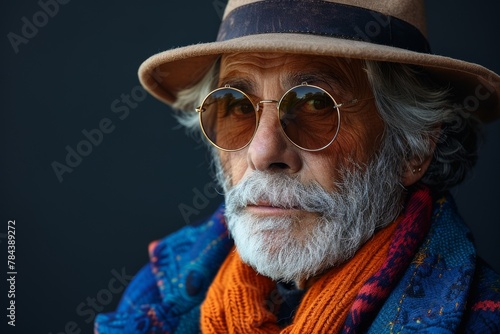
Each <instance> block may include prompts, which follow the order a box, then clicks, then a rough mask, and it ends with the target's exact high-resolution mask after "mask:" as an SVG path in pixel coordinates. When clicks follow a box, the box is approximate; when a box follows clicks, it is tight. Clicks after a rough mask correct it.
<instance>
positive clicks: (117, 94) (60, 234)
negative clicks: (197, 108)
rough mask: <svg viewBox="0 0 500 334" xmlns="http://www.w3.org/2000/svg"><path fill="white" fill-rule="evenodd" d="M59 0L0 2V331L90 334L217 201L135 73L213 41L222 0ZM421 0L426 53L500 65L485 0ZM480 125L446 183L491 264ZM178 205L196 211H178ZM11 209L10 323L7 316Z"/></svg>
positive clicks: (496, 262) (492, 129)
mask: <svg viewBox="0 0 500 334" xmlns="http://www.w3.org/2000/svg"><path fill="white" fill-rule="evenodd" d="M60 1H61V2H63V3H65V4H60V5H59V8H58V12H57V13H53V14H54V15H53V17H49V16H48V15H46V16H45V17H46V18H47V20H46V22H44V21H43V20H44V16H43V14H42V15H40V14H37V13H38V12H40V11H41V10H42V9H41V7H40V4H39V3H38V2H36V1H23V2H20V1H14V0H8V1H3V2H2V5H1V11H0V12H1V13H2V14H1V15H2V19H1V20H0V33H2V34H3V37H2V42H1V43H0V47H1V55H2V72H1V73H2V75H1V84H0V87H1V102H0V103H1V107H0V108H1V112H0V136H1V139H0V145H1V146H0V147H1V149H0V152H1V165H0V166H1V167H0V180H1V183H0V194H1V197H0V201H1V202H0V203H1V204H0V208H1V210H0V263H2V265H0V279H1V283H0V296H1V297H0V310H3V311H0V321H1V325H0V328H7V330H1V329H0V332H2V333H28V332H31V333H54V334H55V333H61V332H62V333H79V330H81V333H91V331H92V321H93V318H94V313H95V311H111V310H113V309H114V307H115V306H116V304H117V302H118V300H119V297H120V294H121V292H120V291H121V290H122V289H123V287H124V285H126V284H127V283H128V280H129V276H131V275H133V273H135V272H136V271H137V270H138V269H139V268H140V267H141V266H142V265H143V264H145V263H146V262H147V260H148V257H147V245H148V243H149V242H150V241H152V240H155V239H158V238H161V237H162V236H164V235H166V234H168V233H170V232H171V231H174V230H176V229H178V228H180V227H182V226H184V225H185V224H186V223H190V222H194V221H195V220H197V219H200V218H201V217H203V216H205V215H208V214H209V213H210V212H211V211H212V210H213V209H214V208H215V207H216V206H217V205H218V204H219V202H220V201H221V200H222V199H221V197H217V198H214V197H213V196H207V197H206V200H205V201H204V200H203V199H202V198H201V196H200V195H199V193H200V192H201V193H203V192H204V188H205V186H206V185H207V184H208V183H209V182H210V178H209V177H208V163H207V154H206V153H205V151H204V150H203V148H202V147H201V145H200V144H199V143H196V142H195V141H194V140H192V139H190V138H187V137H186V136H185V135H184V132H183V130H181V129H178V128H176V124H175V122H174V120H173V118H172V117H171V114H170V112H169V109H168V107H166V106H164V105H163V104H161V103H160V102H158V101H156V100H155V99H154V98H152V97H150V96H147V97H145V96H142V95H140V94H139V92H140V89H139V88H138V80H137V75H136V72H137V68H138V66H139V65H140V63H141V62H142V61H143V60H145V59H146V58H147V57H149V56H150V55H152V54H154V53H156V52H159V51H163V50H166V49H169V48H172V47H176V46H182V45H187V44H192V43H197V42H204V41H210V40H213V39H214V38H215V36H216V34H217V28H218V24H219V22H220V15H221V11H222V7H223V6H224V5H225V2H226V1H225V0H216V1H213V0H205V1H154V0H145V1H116V0H112V1H95V0H86V1H78V0H72V1H68V0H65V1H62V0H60ZM427 2H428V7H427V8H428V12H429V39H430V42H431V46H432V48H433V51H434V52H435V53H439V54H445V55H449V56H452V57H456V58H461V59H464V60H468V61H472V62H477V63H480V64H482V65H484V66H486V67H488V68H490V69H492V70H494V71H495V72H497V73H500V60H499V59H500V50H499V44H500V43H498V41H499V37H498V33H499V32H500V20H499V19H498V17H497V15H498V12H499V4H498V2H497V1H495V0H489V1H486V0H477V1H474V2H473V3H471V2H469V1H465V0H463V1H456V0H454V1H452V0H441V1H427ZM52 10H53V12H54V11H55V10H54V8H52ZM34 16H35V19H36V20H38V21H37V22H38V23H39V25H40V27H39V28H38V31H36V33H35V32H34V31H30V32H29V33H31V35H32V37H31V38H29V39H28V40H27V44H20V45H19V46H18V52H17V53H16V52H15V51H14V49H13V47H12V45H11V43H10V42H9V39H8V34H9V33H11V32H12V33H15V34H18V35H21V29H22V27H23V25H24V24H25V21H26V19H27V20H29V21H30V22H33V18H34ZM23 17H25V18H26V19H25V20H24V21H23ZM11 36H12V35H11ZM131 94H134V95H131ZM127 95H129V96H130V98H129V99H128V100H127ZM134 96H135V98H134ZM127 101H128V102H127ZM106 119H108V120H106ZM99 126H101V127H102V128H103V129H104V130H106V131H107V132H108V133H105V134H103V136H102V139H101V140H100V142H99V141H97V142H98V143H99V144H98V145H93V147H92V152H90V153H89V154H88V155H87V156H86V157H83V158H82V160H81V161H80V162H79V163H78V161H76V160H75V161H73V162H74V164H75V165H76V167H74V168H73V171H72V172H71V173H65V174H63V176H62V177H63V180H62V182H60V180H58V178H57V176H56V174H55V173H54V171H53V168H52V166H51V164H52V163H53V162H54V161H57V162H60V163H62V164H65V159H66V155H67V150H66V147H67V146H69V147H70V148H72V149H76V148H77V145H78V143H80V142H81V141H82V140H85V139H86V138H85V135H84V134H83V133H82V131H84V130H86V131H89V132H92V130H93V129H96V128H98V127H99ZM486 130H487V131H486V136H485V138H486V141H485V144H484V145H483V148H482V149H481V158H480V160H479V163H478V165H477V168H476V169H475V172H474V173H473V174H472V175H471V176H470V177H469V178H468V179H467V181H466V182H465V183H464V184H463V185H462V186H461V187H459V188H457V189H455V190H454V193H455V195H456V198H457V202H458V204H459V206H460V209H461V212H462V214H463V216H464V217H465V219H466V221H468V222H469V224H470V226H471V228H472V229H473V231H474V235H475V237H476V241H477V244H478V248H479V252H480V254H481V255H482V256H483V257H484V258H486V260H487V261H488V262H490V263H491V264H492V265H493V266H494V267H495V268H496V269H497V270H500V251H499V250H500V248H499V246H498V244H499V241H498V240H499V237H498V236H499V233H500V227H499V222H500V219H499V217H498V211H499V204H500V201H499V196H498V189H500V177H499V172H500V157H499V154H498V152H499V145H500V122H496V123H494V124H491V125H488V126H487V127H486ZM95 138H97V137H95ZM97 139H98V138H97ZM97 139H96V140H97ZM83 149H85V147H84V148H83ZM87 150H89V148H88V147H87ZM179 206H183V207H191V208H194V209H195V210H198V209H199V210H198V211H199V213H198V214H193V215H191V216H190V217H189V219H187V220H186V219H184V218H183V216H182V215H181V212H180V210H179ZM12 219H15V221H16V270H17V272H18V274H17V277H16V299H15V301H16V327H15V328H12V327H7V325H6V322H7V320H8V319H7V317H6V315H7V311H6V307H7V301H8V300H7V284H6V278H5V273H6V272H7V266H6V265H7V263H6V262H7V247H6V246H7V240H6V233H7V222H8V220H12Z"/></svg>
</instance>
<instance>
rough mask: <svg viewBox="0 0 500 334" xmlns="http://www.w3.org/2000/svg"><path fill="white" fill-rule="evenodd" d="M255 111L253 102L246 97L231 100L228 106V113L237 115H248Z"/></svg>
mask: <svg viewBox="0 0 500 334" xmlns="http://www.w3.org/2000/svg"><path fill="white" fill-rule="evenodd" d="M254 111H255V110H254V107H253V105H252V103H251V102H250V101H249V100H248V99H246V98H242V99H235V100H233V101H231V103H229V104H228V106H227V108H226V114H227V115H235V116H243V115H247V114H250V113H253V112H254Z"/></svg>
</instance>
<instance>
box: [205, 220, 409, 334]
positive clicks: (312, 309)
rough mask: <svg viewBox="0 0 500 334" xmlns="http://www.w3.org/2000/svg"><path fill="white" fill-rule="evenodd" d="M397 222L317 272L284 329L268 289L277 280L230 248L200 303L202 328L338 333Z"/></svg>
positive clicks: (384, 251)
mask: <svg viewBox="0 0 500 334" xmlns="http://www.w3.org/2000/svg"><path fill="white" fill-rule="evenodd" d="M398 223H399V221H398V222H394V223H392V224H390V225H389V226H387V227H386V228H384V229H382V230H380V231H378V232H377V233H376V234H375V235H374V236H373V238H371V239H370V240H369V241H368V242H366V243H365V244H364V245H363V247H362V248H361V249H360V250H359V251H358V252H357V253H356V255H355V256H354V257H353V258H352V259H351V260H349V261H348V262H346V263H344V264H343V265H341V266H338V267H334V268H333V269H330V270H328V271H327V272H326V273H324V274H322V275H321V276H320V277H319V278H318V280H317V281H316V282H315V283H314V284H313V285H312V286H311V288H310V289H309V290H308V291H307V293H306V294H305V296H304V299H303V300H302V302H301V304H300V307H299V309H298V311H297V316H296V317H295V319H294V321H293V323H292V324H291V325H289V326H288V327H286V328H284V329H281V328H279V327H278V325H277V323H276V316H275V314H274V313H273V312H271V310H270V308H271V309H272V307H270V304H271V305H272V303H273V301H272V298H271V297H270V294H271V292H272V291H273V289H275V287H276V283H275V282H273V281H272V280H270V279H269V278H267V277H265V276H262V275H260V274H258V273H257V272H255V271H254V270H253V269H252V268H251V267H250V266H248V265H246V264H245V263H243V262H242V261H241V259H240V257H239V255H238V253H237V252H233V253H232V254H231V255H230V256H228V258H227V259H226V261H225V262H224V264H223V265H222V267H221V269H220V270H219V272H218V274H217V276H216V277H215V280H214V282H213V283H212V285H211V286H210V289H209V290H208V294H207V298H206V299H205V301H204V303H203V304H202V307H201V328H202V331H203V333H334V332H339V331H340V330H341V329H342V326H343V324H344V320H345V319H346V317H347V314H348V312H349V310H350V308H351V305H352V303H353V302H354V300H355V298H356V296H357V294H358V292H359V291H360V289H361V287H362V286H363V283H364V282H365V281H366V280H367V279H368V278H369V277H371V276H372V275H373V274H374V273H375V272H377V270H378V269H379V268H380V267H381V266H382V265H383V263H384V261H385V259H386V258H387V253H388V251H389V245H390V244H391V242H390V241H391V238H392V235H393V232H394V230H395V229H396V227H397V225H398ZM277 306H279V305H277Z"/></svg>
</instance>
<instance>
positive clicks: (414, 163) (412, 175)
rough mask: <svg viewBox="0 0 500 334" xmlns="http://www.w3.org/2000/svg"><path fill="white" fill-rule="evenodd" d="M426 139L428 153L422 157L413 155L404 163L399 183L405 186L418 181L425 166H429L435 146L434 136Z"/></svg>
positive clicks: (425, 168) (423, 172) (425, 170)
mask: <svg viewBox="0 0 500 334" xmlns="http://www.w3.org/2000/svg"><path fill="white" fill-rule="evenodd" d="M428 140H429V145H431V147H430V148H431V149H430V153H429V155H428V156H426V157H424V158H423V159H422V158H420V157H415V158H413V159H411V160H410V161H408V162H407V164H406V169H405V171H404V173H403V177H402V179H401V183H402V184H403V186H405V187H406V188H408V187H409V186H411V185H413V184H415V183H416V182H417V181H419V180H420V179H421V178H422V176H424V174H425V172H427V168H429V165H430V164H431V161H432V158H433V157H434V150H435V148H436V138H429V139H428Z"/></svg>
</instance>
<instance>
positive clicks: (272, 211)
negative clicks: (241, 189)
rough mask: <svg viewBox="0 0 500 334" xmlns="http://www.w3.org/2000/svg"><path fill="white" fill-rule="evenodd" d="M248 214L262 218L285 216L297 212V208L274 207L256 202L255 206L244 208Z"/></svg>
mask: <svg viewBox="0 0 500 334" xmlns="http://www.w3.org/2000/svg"><path fill="white" fill-rule="evenodd" d="M246 209H247V210H248V212H250V213H253V214H258V215H262V216H276V215H287V214H291V213H293V212H296V211H298V210H299V209H298V208H297V207H292V208H289V207H284V206H275V205H272V204H270V203H268V202H258V203H256V204H248V205H247V206H246Z"/></svg>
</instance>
